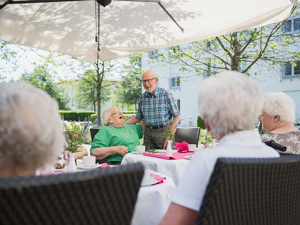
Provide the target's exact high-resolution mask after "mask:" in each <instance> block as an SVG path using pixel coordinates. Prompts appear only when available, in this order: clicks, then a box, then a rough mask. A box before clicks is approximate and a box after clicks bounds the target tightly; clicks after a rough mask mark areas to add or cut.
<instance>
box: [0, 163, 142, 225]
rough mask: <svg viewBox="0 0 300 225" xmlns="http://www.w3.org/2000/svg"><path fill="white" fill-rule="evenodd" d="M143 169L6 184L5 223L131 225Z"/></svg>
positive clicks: (0, 212)
mask: <svg viewBox="0 0 300 225" xmlns="http://www.w3.org/2000/svg"><path fill="white" fill-rule="evenodd" d="M143 174H144V169H143V166H142V164H132V165H126V166H121V167H116V168H102V169H97V170H92V171H87V172H78V173H73V174H61V175H50V176H40V177H14V178H2V179H0V193H1V195H0V198H1V200H0V224H1V225H6V224H28V225H29V224H30V225H41V224H43V225H46V224H49V225H50V224H51V225H62V224H63V225H77V224H78V225H79V224H80V225H85V224H86V225H93V224H95V225H100V224H107V225H108V224H116V225H119V224H125V225H129V224H130V222H131V217H132V214H133V211H134V205H135V202H136V199H137V193H138V190H139V188H140V183H141V180H142V177H143Z"/></svg>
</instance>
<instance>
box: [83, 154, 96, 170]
mask: <svg viewBox="0 0 300 225" xmlns="http://www.w3.org/2000/svg"><path fill="white" fill-rule="evenodd" d="M82 159H83V165H84V166H85V167H93V166H95V164H96V156H91V155H89V156H83V158H82Z"/></svg>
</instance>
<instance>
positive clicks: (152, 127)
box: [147, 125, 164, 129]
mask: <svg viewBox="0 0 300 225" xmlns="http://www.w3.org/2000/svg"><path fill="white" fill-rule="evenodd" d="M163 127H164V125H158V126H147V128H148V129H159V128H163Z"/></svg>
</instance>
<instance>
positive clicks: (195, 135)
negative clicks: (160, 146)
mask: <svg viewBox="0 0 300 225" xmlns="http://www.w3.org/2000/svg"><path fill="white" fill-rule="evenodd" d="M199 134H200V127H178V128H177V129H176V131H175V137H174V140H175V142H179V143H181V142H183V141H186V142H187V143H189V144H196V147H198V141H199Z"/></svg>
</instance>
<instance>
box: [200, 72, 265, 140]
mask: <svg viewBox="0 0 300 225" xmlns="http://www.w3.org/2000/svg"><path fill="white" fill-rule="evenodd" d="M198 105H199V113H200V116H201V117H202V118H204V120H205V121H206V122H207V123H208V124H209V125H210V128H211V131H210V133H211V135H212V136H213V137H215V138H219V139H220V138H222V137H223V136H225V135H227V134H230V133H233V132H236V131H243V130H251V129H253V128H254V124H255V122H256V121H257V120H258V117H259V114H260V112H261V109H262V91H261V88H260V86H259V85H258V84H257V83H256V82H255V81H254V80H252V79H251V78H249V77H247V76H246V75H244V74H241V73H239V72H235V71H224V72H221V73H219V74H217V75H216V76H212V77H209V78H206V79H205V80H204V81H203V82H202V83H201V85H200V91H199V99H198Z"/></svg>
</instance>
